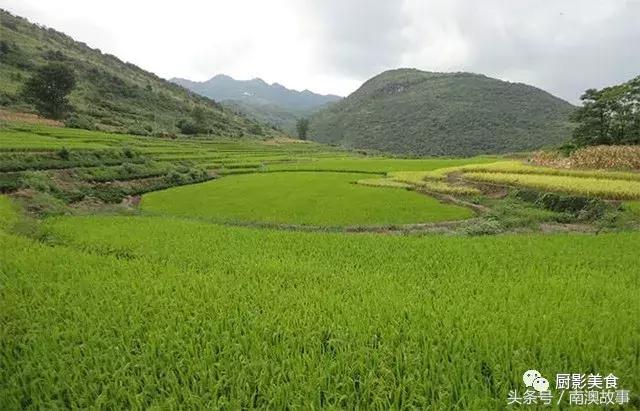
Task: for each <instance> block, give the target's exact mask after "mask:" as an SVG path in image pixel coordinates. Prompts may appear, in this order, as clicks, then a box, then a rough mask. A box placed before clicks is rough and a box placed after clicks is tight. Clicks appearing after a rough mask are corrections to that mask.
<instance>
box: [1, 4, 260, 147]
mask: <svg viewBox="0 0 640 411" xmlns="http://www.w3.org/2000/svg"><path fill="white" fill-rule="evenodd" d="M51 61H62V62H65V63H67V64H68V65H69V66H71V67H73V69H74V71H75V74H76V77H77V86H76V87H75V89H74V90H73V92H72V93H71V95H70V101H71V104H72V105H73V107H74V116H73V117H74V119H75V122H76V123H80V124H79V125H80V126H82V127H86V128H94V127H95V128H98V129H101V130H105V131H118V132H130V133H135V134H153V135H161V134H165V133H177V132H178V131H179V130H178V129H177V128H176V123H177V122H178V121H180V120H191V118H192V116H193V113H194V110H195V109H196V108H199V110H198V111H199V112H200V113H204V116H203V117H204V119H205V122H206V123H205V126H206V129H208V130H209V132H211V133H212V134H215V135H222V136H241V135H250V134H253V133H260V132H262V131H261V130H260V127H259V126H258V127H257V126H256V123H255V122H253V121H251V120H249V119H247V118H244V117H242V116H238V115H237V114H235V113H234V112H233V111H230V110H226V109H224V108H223V107H222V106H221V105H220V104H218V103H216V102H214V101H213V100H210V99H208V98H205V97H202V96H199V95H196V94H194V93H192V92H190V91H189V90H186V89H184V88H183V87H180V86H178V85H176V84H173V83H171V82H169V81H166V80H164V79H161V78H159V77H158V76H156V75H155V74H153V73H150V72H148V71H145V70H142V69H141V68H139V67H137V66H135V65H133V64H131V63H126V62H123V61H121V60H120V59H118V58H117V57H115V56H112V55H109V54H104V53H102V52H101V51H100V50H98V49H92V48H91V47H89V46H87V45H86V44H84V43H81V42H77V41H75V40H74V39H72V38H71V37H69V36H67V35H66V34H64V33H61V32H58V31H56V30H54V29H51V28H45V27H42V26H39V25H36V24H32V23H30V22H29V21H27V20H26V19H24V18H21V17H17V16H13V15H12V14H10V13H9V12H7V11H5V10H2V9H0V107H5V108H9V109H12V110H19V111H33V107H31V106H30V105H29V104H27V103H26V102H25V100H24V98H23V97H22V96H21V93H20V91H21V89H22V86H23V84H24V82H25V81H26V80H27V79H28V78H29V77H30V76H31V74H32V73H33V71H34V70H35V69H36V68H37V67H38V66H41V65H43V64H46V63H48V62H51ZM201 117H202V116H201ZM265 131H266V132H270V131H268V130H266V129H265Z"/></svg>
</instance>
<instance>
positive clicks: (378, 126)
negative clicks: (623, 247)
mask: <svg viewBox="0 0 640 411" xmlns="http://www.w3.org/2000/svg"><path fill="white" fill-rule="evenodd" d="M571 109H572V106H571V105H570V104H569V103H567V102H565V101H563V100H560V99H558V98H556V97H554V96H552V95H550V94H548V93H546V92H544V91H542V90H539V89H537V88H534V87H531V86H527V85H524V84H515V83H508V82H504V81H499V80H495V79H492V78H489V77H485V76H482V75H477V74H470V73H428V72H422V71H418V70H409V69H401V70H392V71H387V72H385V73H382V74H380V75H378V76H376V77H374V78H372V79H370V80H369V81H367V82H366V83H364V84H363V85H362V87H360V89H358V90H357V91H356V92H354V93H353V94H351V95H350V96H349V97H347V98H345V99H344V100H342V101H340V102H338V103H336V104H333V105H331V106H329V107H327V108H326V109H324V110H322V111H320V112H319V113H317V114H316V115H315V116H313V117H312V119H311V130H310V138H312V139H314V140H316V141H319V142H323V143H330V144H338V145H341V146H345V147H349V148H368V149H377V150H381V151H385V152H393V153H400V154H411V155H458V156H461V155H466V156H468V155H475V154H480V153H506V152H517V151H527V150H532V149H537V148H540V147H544V146H547V145H556V144H559V143H562V142H564V141H565V140H567V139H568V138H569V136H570V133H571V126H570V124H569V119H568V117H569V113H570V111H571Z"/></svg>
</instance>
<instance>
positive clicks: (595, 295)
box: [0, 216, 640, 409]
mask: <svg viewBox="0 0 640 411" xmlns="http://www.w3.org/2000/svg"><path fill="white" fill-rule="evenodd" d="M44 230H45V232H46V233H47V237H48V238H49V239H50V241H55V244H57V245H56V246H48V245H46V244H42V243H36V242H34V241H31V240H28V239H25V238H20V237H14V236H10V235H7V234H3V233H1V232H0V243H1V245H2V247H0V273H1V274H2V278H3V286H2V287H1V288H0V295H1V298H0V307H1V309H0V316H1V318H2V324H3V333H1V334H0V342H1V343H0V351H1V352H0V363H1V364H0V365H1V366H0V377H1V378H0V408H3V409H16V408H21V407H22V406H24V405H25V404H30V405H31V406H33V407H35V408H87V407H105V408H120V409H122V408H153V407H160V408H164V407H171V406H172V405H175V404H181V405H182V406H184V407H187V408H221V407H222V408H225V407H226V408H232V409H238V408H251V407H266V408H283V407H287V406H288V407H293V408H319V407H337V408H362V407H364V408H369V407H371V406H376V407H380V408H401V407H408V408H422V409H423V408H428V407H435V408H439V407H441V408H444V409H497V408H502V407H503V406H504V405H505V404H506V398H507V396H508V392H509V390H511V389H516V388H517V387H520V386H521V376H522V372H523V370H527V369H530V368H531V367H532V366H535V368H536V369H538V370H539V371H541V372H542V373H543V374H544V375H554V374H556V373H563V372H569V371H568V370H580V372H588V371H596V372H600V373H602V374H608V373H609V372H611V373H614V374H615V375H616V376H618V377H619V378H620V384H621V386H623V387H624V388H625V389H629V390H630V391H631V393H637V392H638V390H640V385H639V384H640V383H639V382H640V368H639V367H637V358H638V353H639V352H640V328H639V327H638V326H636V324H637V321H636V319H637V318H638V316H640V302H639V300H638V298H637V295H638V292H639V291H640V284H639V282H638V277H637V273H636V271H637V270H636V266H637V254H636V252H635V251H636V250H635V244H637V243H638V242H639V241H640V233H616V234H605V235H598V236H587V235H556V236H542V235H527V236H524V235H520V236H501V237H483V238H461V237H443V236H420V237H416V236H408V237H396V236H377V235H367V234H365V235H362V236H344V235H338V234H324V233H291V232H283V231H274V230H254V229H245V228H238V227H222V226H216V225H209V224H200V223H197V222H193V221H186V220H179V219H172V218H159V217H140V216H138V217H64V218H55V219H50V220H47V221H46V222H45V226H44ZM612 318H615V321H612V320H611V319H612ZM594 329H606V330H607V332H606V333H594V332H593V330H594ZM611 336H615V338H611ZM576 347H580V349H576ZM327 375H331V378H327ZM27 381H38V382H39V383H38V384H37V385H36V384H28V383H26V382H27ZM60 381H65V383H64V384H60V383H59V382H60ZM633 400H634V401H637V397H636V398H634V399H633Z"/></svg>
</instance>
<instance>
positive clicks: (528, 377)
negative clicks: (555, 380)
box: [522, 370, 548, 387]
mask: <svg viewBox="0 0 640 411" xmlns="http://www.w3.org/2000/svg"><path fill="white" fill-rule="evenodd" d="M540 377H542V374H540V373H539V372H538V371H536V370H529V371H525V372H524V374H522V381H524V385H526V386H527V387H531V386H533V381H535V379H536V378H540ZM545 381H546V380H545ZM547 384H548V383H547Z"/></svg>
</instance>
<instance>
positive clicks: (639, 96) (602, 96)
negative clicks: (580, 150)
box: [573, 76, 640, 146]
mask: <svg viewBox="0 0 640 411" xmlns="http://www.w3.org/2000/svg"><path fill="white" fill-rule="evenodd" d="M580 99H581V100H582V106H581V107H579V108H578V109H576V111H575V112H574V113H573V120H574V121H576V122H577V123H578V126H577V127H576V128H575V130H574V133H573V140H574V142H575V143H576V144H578V145H579V146H586V145H602V144H640V76H638V77H636V78H634V79H631V80H629V81H627V82H626V83H622V84H619V85H615V86H611V87H605V88H603V89H602V90H596V89H589V90H587V91H585V93H584V94H583V95H582V97H581V98H580Z"/></svg>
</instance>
